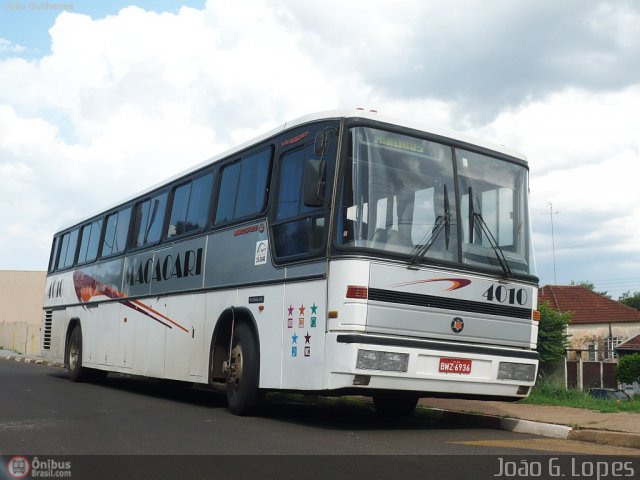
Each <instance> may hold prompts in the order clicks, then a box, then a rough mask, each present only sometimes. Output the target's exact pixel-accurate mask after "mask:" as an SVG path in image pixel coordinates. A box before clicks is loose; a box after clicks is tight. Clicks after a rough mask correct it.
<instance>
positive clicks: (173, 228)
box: [166, 173, 213, 238]
mask: <svg viewBox="0 0 640 480" xmlns="http://www.w3.org/2000/svg"><path fill="white" fill-rule="evenodd" d="M212 187H213V173H208V174H207V175H204V176H202V177H200V178H197V179H195V180H191V181H189V182H188V183H185V184H182V185H180V186H178V187H176V188H175V189H174V192H173V202H172V205H171V216H170V218H169V225H168V226H167V235H166V236H167V238H171V237H173V236H176V235H181V234H183V233H185V232H189V231H191V230H200V229H201V228H204V227H205V226H206V224H207V215H208V213H209V205H210V204H211V189H212Z"/></svg>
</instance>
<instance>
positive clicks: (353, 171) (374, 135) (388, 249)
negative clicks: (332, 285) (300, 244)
mask: <svg viewBox="0 0 640 480" xmlns="http://www.w3.org/2000/svg"><path fill="white" fill-rule="evenodd" d="M345 140H346V143H347V144H348V145H346V149H345V150H344V151H343V152H344V154H345V155H344V158H345V160H346V161H345V162H343V163H344V165H343V167H342V173H341V186H340V190H339V192H340V193H339V195H338V202H337V203H338V208H337V220H336V221H337V226H336V235H335V242H334V246H335V247H336V253H338V252H345V253H349V254H353V253H355V252H361V253H365V252H366V253H367V254H371V255H373V256H385V257H395V258H399V259H403V260H406V261H407V263H408V266H410V267H411V266H416V265H419V264H420V265H426V264H430V265H434V264H435V265H438V264H442V265H446V266H449V267H451V266H455V267H456V268H464V269H467V270H478V271H482V272H488V273H491V274H498V275H502V276H504V277H518V278H522V279H527V280H529V279H530V280H537V278H536V269H535V261H534V255H533V249H532V246H531V241H532V238H531V237H532V233H531V222H530V215H529V205H528V191H529V190H528V167H527V165H526V162H524V161H521V160H518V159H511V158H508V157H506V156H505V155H502V154H499V153H497V152H488V151H486V150H485V149H480V148H477V149H474V148H473V146H471V145H468V144H456V143H455V142H453V141H448V142H447V141H445V140H443V139H441V138H438V139H435V140H434V139H428V138H427V137H423V136H418V135H416V134H414V133H413V132H411V133H410V132H409V131H402V132H401V131H397V130H395V129H387V128H384V127H381V126H378V125H375V126H361V125H359V126H351V127H350V128H349V129H348V130H347V131H346V132H345ZM338 254H339V253H338Z"/></svg>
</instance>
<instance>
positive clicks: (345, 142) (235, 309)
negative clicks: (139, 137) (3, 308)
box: [42, 110, 539, 415]
mask: <svg viewBox="0 0 640 480" xmlns="http://www.w3.org/2000/svg"><path fill="white" fill-rule="evenodd" d="M537 281H538V279H537V278H536V276H535V265H534V257H533V249H532V245H531V229H530V221H529V213H528V167H527V163H526V160H525V157H523V156H522V155H520V154H518V153H515V152H513V151H509V150H507V149H505V148H503V147H498V146H495V145H490V144H488V143H484V142H478V141H475V140H472V139H470V138H467V137H465V136H463V135H459V134H455V133H451V132H444V131H440V130H435V129H428V130H424V129H420V128H419V127H417V126H415V125H411V124H408V123H401V122H398V121H396V120H393V119H389V118H385V117H383V116H381V115H379V114H377V113H375V112H365V111H359V110H356V111H352V112H329V113H323V114H315V115H311V116H307V117H304V118H300V119H298V120H295V121H293V122H290V123H286V124H284V125H282V126H281V127H279V128H277V129H275V130H273V131H271V132H269V133H267V134H265V135H263V136H261V137H260V138H257V139H255V140H253V141H250V142H248V143H245V144H243V145H241V146H239V147H237V148H234V149H232V150H231V151H228V152H225V153H224V154H222V155H219V156H217V157H215V158H213V159H211V160H209V161H207V162H205V163H203V164H201V165H198V166H196V167H195V168H192V169H191V170H189V171H187V172H185V173H183V174H180V175H179V176H176V177H175V178H172V179H170V180H168V181H166V182H164V183H162V184H160V185H157V186H154V187H152V188H150V189H148V190H146V191H144V192H142V193H139V194H137V195H135V196H134V197H132V198H129V199H127V200H125V201H122V202H120V203H118V204H117V205H114V206H112V207H111V208H108V209H106V210H103V211H101V212H99V213H97V214H95V215H92V216H90V217H87V218H85V219H84V220H82V221H80V222H74V223H73V224H70V225H68V226H66V227H65V228H63V229H62V230H60V231H59V232H58V233H56V234H55V235H54V237H53V245H52V249H51V257H50V262H49V268H48V276H47V282H46V289H45V299H44V315H43V324H42V332H43V352H44V354H45V356H47V357H49V358H51V359H56V360H58V361H64V363H65V364H66V365H67V369H68V376H69V378H70V379H71V380H73V381H81V380H85V379H90V378H95V377H99V376H101V375H102V376H104V375H105V374H106V372H120V373H124V374H132V375H141V376H146V377H156V378H163V379H172V380H181V381H186V382H195V383H201V384H214V383H220V384H222V385H225V384H226V391H227V397H228V405H229V409H230V411H231V412H233V413H235V414H240V415H244V414H250V413H252V412H254V411H255V410H256V407H257V406H258V405H259V403H260V400H261V398H262V394H263V393H264V392H268V391H295V392H308V393H313V394H319V395H343V394H358V395H368V396H371V397H373V399H374V403H375V407H376V409H377V410H378V411H380V412H395V413H407V412H411V411H413V409H414V407H415V405H416V402H417V400H418V398H419V397H421V396H458V397H461V396H463V397H475V398H486V399H488V398H503V399H519V398H523V397H526V396H527V395H528V393H529V390H530V388H531V387H532V386H533V384H534V380H535V378H536V371H537V366H538V354H537V352H536V351H535V349H536V340H537V332H538V318H539V314H538V312H537V311H536V305H537Z"/></svg>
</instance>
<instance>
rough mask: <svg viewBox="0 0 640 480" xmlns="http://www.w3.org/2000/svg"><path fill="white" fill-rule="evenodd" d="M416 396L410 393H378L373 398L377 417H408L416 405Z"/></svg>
mask: <svg viewBox="0 0 640 480" xmlns="http://www.w3.org/2000/svg"><path fill="white" fill-rule="evenodd" d="M418 400H419V398H418V395H416V394H415V393H411V392H380V393H376V394H375V395H374V396H373V405H374V406H375V409H376V413H377V414H378V415H384V416H393V417H408V416H411V415H412V414H413V411H414V410H415V408H416V405H418Z"/></svg>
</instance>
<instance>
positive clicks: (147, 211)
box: [125, 192, 167, 247]
mask: <svg viewBox="0 0 640 480" xmlns="http://www.w3.org/2000/svg"><path fill="white" fill-rule="evenodd" d="M166 207H167V193H166V192H163V193H161V194H159V195H156V196H155V197H152V198H150V199H148V200H145V201H144V202H140V203H138V204H137V205H136V209H135V224H134V225H135V226H134V230H133V239H132V241H133V246H134V247H142V246H144V245H149V244H153V243H157V242H158V241H159V240H160V235H161V232H162V225H163V223H164V211H165V208H166ZM125 239H126V237H125Z"/></svg>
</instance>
